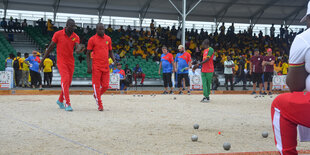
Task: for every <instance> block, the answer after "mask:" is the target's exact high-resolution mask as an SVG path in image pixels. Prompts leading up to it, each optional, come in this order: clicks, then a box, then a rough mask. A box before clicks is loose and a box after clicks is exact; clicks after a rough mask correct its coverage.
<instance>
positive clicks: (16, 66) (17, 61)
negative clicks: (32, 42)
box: [13, 52, 23, 87]
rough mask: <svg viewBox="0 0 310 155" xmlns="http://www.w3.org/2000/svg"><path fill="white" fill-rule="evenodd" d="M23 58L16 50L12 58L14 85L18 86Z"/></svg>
mask: <svg viewBox="0 0 310 155" xmlns="http://www.w3.org/2000/svg"><path fill="white" fill-rule="evenodd" d="M22 62H23V60H22V59H21V53H20V52H17V56H16V57H15V58H14V60H13V69H14V80H15V86H16V87H19V86H20V83H19V82H20V80H21V77H22V68H23V65H22V64H23V63H22Z"/></svg>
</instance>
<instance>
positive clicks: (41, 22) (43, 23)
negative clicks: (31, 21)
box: [37, 18, 46, 34]
mask: <svg viewBox="0 0 310 155" xmlns="http://www.w3.org/2000/svg"><path fill="white" fill-rule="evenodd" d="M37 23H38V26H39V28H40V30H41V32H42V33H43V34H46V21H44V20H43V18H41V19H39V20H38V21H37Z"/></svg>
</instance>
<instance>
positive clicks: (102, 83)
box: [92, 66, 110, 106]
mask: <svg viewBox="0 0 310 155" xmlns="http://www.w3.org/2000/svg"><path fill="white" fill-rule="evenodd" d="M92 73H93V75H92V82H93V89H94V97H95V99H96V103H97V105H98V106H102V100H101V95H102V94H103V93H105V92H106V91H107V90H108V88H109V81H110V72H109V71H102V70H101V69H100V67H96V66H93V70H92Z"/></svg>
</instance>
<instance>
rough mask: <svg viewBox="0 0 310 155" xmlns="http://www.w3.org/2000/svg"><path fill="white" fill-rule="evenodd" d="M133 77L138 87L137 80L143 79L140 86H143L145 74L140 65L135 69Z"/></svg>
mask: <svg viewBox="0 0 310 155" xmlns="http://www.w3.org/2000/svg"><path fill="white" fill-rule="evenodd" d="M133 77H134V79H135V85H137V78H142V79H141V82H140V84H141V85H143V82H144V78H145V74H144V73H143V71H142V69H141V68H140V66H139V64H137V65H136V67H135V68H133Z"/></svg>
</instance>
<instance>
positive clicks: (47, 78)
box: [44, 72, 53, 86]
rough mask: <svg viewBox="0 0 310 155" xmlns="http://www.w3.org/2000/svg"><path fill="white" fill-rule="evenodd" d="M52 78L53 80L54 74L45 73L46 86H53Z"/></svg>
mask: <svg viewBox="0 0 310 155" xmlns="http://www.w3.org/2000/svg"><path fill="white" fill-rule="evenodd" d="M52 78H53V72H45V73H44V85H45V82H46V83H47V85H48V86H51V84H52Z"/></svg>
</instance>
